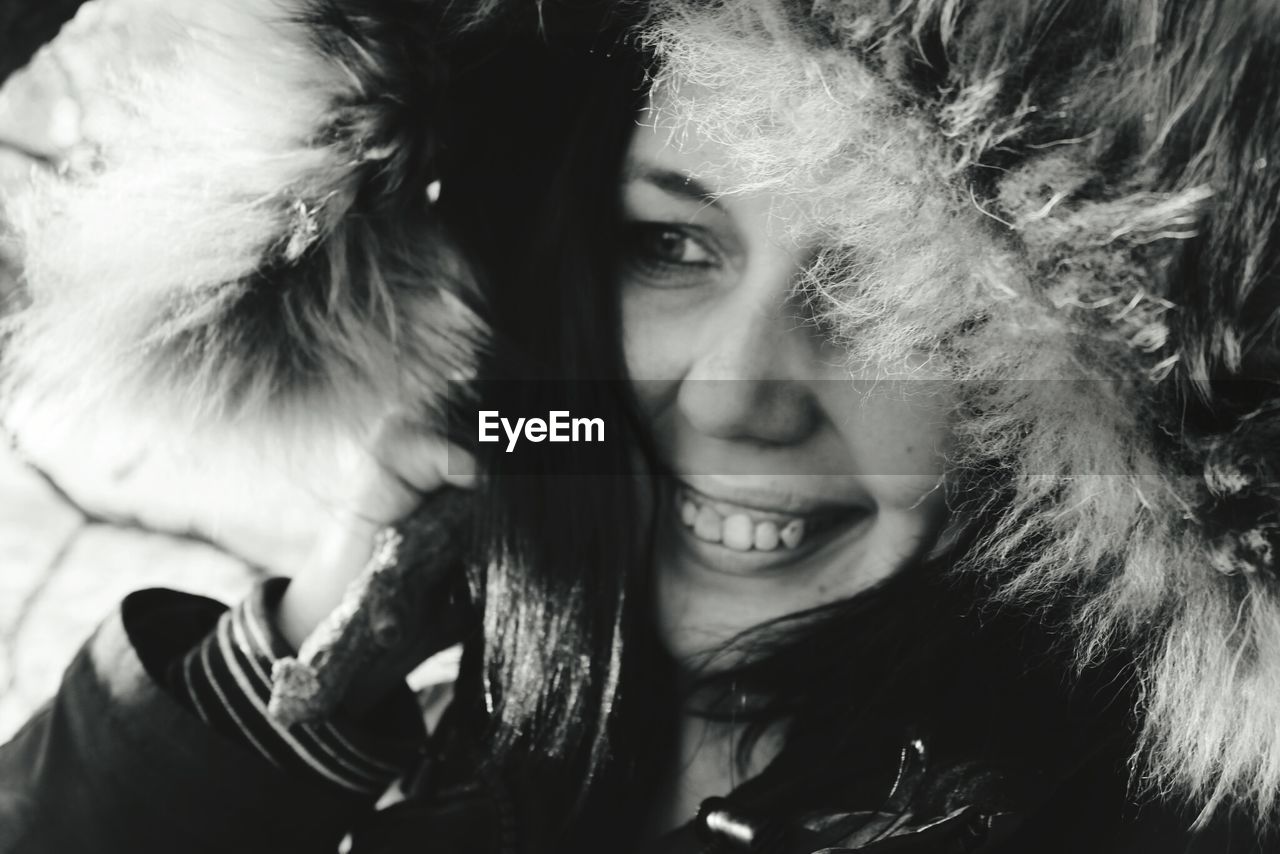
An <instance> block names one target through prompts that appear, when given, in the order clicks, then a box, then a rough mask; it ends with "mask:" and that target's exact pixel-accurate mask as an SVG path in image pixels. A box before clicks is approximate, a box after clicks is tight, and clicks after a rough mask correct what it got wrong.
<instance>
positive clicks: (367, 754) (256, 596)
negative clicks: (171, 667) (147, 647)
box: [174, 578, 413, 798]
mask: <svg viewBox="0 0 1280 854" xmlns="http://www.w3.org/2000/svg"><path fill="white" fill-rule="evenodd" d="M288 585H289V581H288V579H286V578H273V579H271V580H269V581H267V582H265V583H264V584H261V585H259V586H258V588H257V589H255V591H254V592H253V594H252V595H250V596H249V598H248V599H246V600H245V601H244V602H242V603H241V604H239V605H238V606H236V607H235V608H232V609H231V610H230V611H227V612H226V613H224V614H223V615H222V617H221V618H219V620H218V625H217V627H216V628H215V629H214V631H213V632H211V633H210V634H209V635H208V636H207V637H206V638H205V639H204V640H203V641H201V642H200V644H199V645H198V646H196V647H195V648H194V649H192V650H191V651H190V652H188V653H187V655H186V656H185V658H183V660H182V665H181V667H180V668H178V669H179V672H180V675H178V678H177V679H176V680H175V681H176V683H177V684H176V685H175V686H174V687H175V688H177V689H178V690H179V691H181V692H182V693H184V694H185V695H186V697H187V698H188V699H189V700H190V701H191V706H192V708H193V709H194V710H195V711H196V712H197V713H198V714H199V715H200V717H201V718H203V719H204V721H205V723H207V724H208V725H209V726H211V727H213V728H214V729H215V730H217V731H219V732H222V733H224V734H226V735H229V736H231V737H233V738H236V739H237V740H239V741H241V742H242V743H245V744H247V745H249V746H250V747H252V748H253V749H254V750H256V751H257V752H258V753H259V754H261V755H262V756H263V757H264V758H266V759H267V760H269V761H270V762H271V763H272V764H274V765H276V766H277V767H279V768H281V769H283V770H285V771H290V772H294V773H302V774H308V775H311V776H313V777H316V778H319V779H322V780H325V781H327V782H329V783H331V784H333V785H336V786H340V787H342V788H343V789H346V790H348V791H351V792H354V793H357V794H360V795H364V796H367V797H370V798H376V797H377V796H379V795H381V794H382V793H383V792H385V791H386V790H387V788H388V787H389V786H390V785H391V783H393V782H394V781H395V780H396V779H398V778H399V777H400V776H402V775H403V774H404V773H405V772H406V771H407V770H408V768H409V766H410V765H411V764H412V759H413V756H412V755H409V756H406V754H412V753H413V750H412V746H411V745H410V744H406V741H405V740H404V739H398V738H397V739H385V738H378V737H375V736H371V735H370V734H369V733H368V732H366V731H362V730H358V729H357V728H356V727H353V726H350V725H347V724H345V723H342V722H338V721H333V720H330V721H325V722H322V723H311V724H297V725H295V726H291V727H286V726H284V725H283V724H281V723H279V722H278V721H276V720H275V719H274V718H272V717H271V716H270V715H268V714H267V703H268V702H269V700H270V698H271V667H272V664H273V663H274V662H275V661H276V660H277V659H279V658H284V657H287V656H291V655H293V654H294V651H293V649H292V648H291V647H290V646H289V644H288V643H287V642H286V641H285V640H284V639H283V638H282V637H281V636H280V635H279V634H278V633H277V632H276V630H275V625H274V623H273V621H272V620H271V616H270V615H271V614H272V613H273V612H274V610H275V606H276V604H277V603H278V602H279V600H280V597H281V596H282V595H283V593H284V591H285V589H286V588H287V587H288ZM406 760H407V761H406Z"/></svg>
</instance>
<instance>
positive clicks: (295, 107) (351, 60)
mask: <svg viewBox="0 0 1280 854" xmlns="http://www.w3.org/2000/svg"><path fill="white" fill-rule="evenodd" d="M441 5H449V4H441ZM479 5H481V6H485V7H486V9H484V10H477V11H476V12H475V13H474V15H475V20H474V21H471V23H470V25H476V23H475V22H476V21H479V19H480V16H481V13H482V11H483V12H484V13H486V14H497V13H498V12H501V11H502V9H503V4H501V3H497V2H491V3H485V4H479ZM619 5H620V6H622V7H626V9H627V11H628V12H629V13H631V14H633V15H635V19H636V20H637V21H640V20H643V22H642V23H640V24H638V29H637V36H636V37H637V39H638V41H639V42H640V43H641V44H643V45H644V46H645V47H646V49H648V50H650V51H652V53H653V54H654V55H655V56H656V57H657V58H658V59H659V61H660V64H659V66H658V68H657V77H656V81H655V85H657V86H660V87H663V88H664V90H665V91H666V92H667V93H668V95H669V97H667V98H666V99H665V100H664V102H665V103H666V104H668V105H669V106H668V109H669V111H670V115H669V116H668V117H667V118H668V119H669V120H670V121H671V122H672V124H673V126H674V125H675V124H677V123H680V122H685V121H688V122H692V123H694V124H695V125H697V126H698V127H699V129H700V131H701V132H704V133H707V134H710V135H713V136H714V137H715V138H716V139H718V140H720V141H723V142H725V143H726V144H727V145H728V147H729V148H730V149H731V150H733V151H735V152H738V157H739V161H740V162H738V163H735V164H734V166H735V168H736V169H738V170H739V171H740V172H741V171H745V172H746V174H749V175H752V176H753V178H754V180H755V181H756V182H757V185H758V186H769V187H775V188H784V189H785V190H786V191H787V192H789V193H795V194H803V195H804V196H805V197H806V198H809V199H811V200H813V201H814V202H815V204H813V205H812V210H813V211H814V214H813V217H812V219H811V221H808V222H805V223H802V224H797V226H796V227H802V226H803V227H806V228H811V229H815V230H816V231H817V232H818V233H821V234H823V235H824V236H826V237H827V238H828V241H827V242H828V243H829V245H831V246H832V247H835V248H833V249H832V250H831V251H830V252H827V253H825V254H824V255H823V256H821V258H820V259H819V260H818V262H817V263H816V264H815V265H814V266H813V268H812V271H811V273H812V275H811V281H810V284H811V286H812V288H813V291H814V294H815V295H816V297H817V298H818V299H819V304H820V305H821V306H823V309H824V313H825V314H826V318H825V320H826V321H828V322H829V326H830V327H831V328H832V329H833V330H834V334H836V335H838V336H839V337H840V338H841V340H842V341H844V342H845V343H846V344H847V347H848V352H849V359H850V364H851V365H856V364H862V363H865V362H866V361H867V360H872V361H874V360H877V359H886V360H887V359H893V358H896V357H897V356H899V355H901V354H903V353H905V352H908V351H909V352H912V353H925V354H928V355H929V356H930V357H931V359H930V364H931V365H934V366H940V370H941V371H942V373H943V375H944V376H946V377H947V378H948V379H949V380H952V381H954V382H955V383H956V384H957V386H956V387H957V388H958V389H960V390H961V392H960V394H959V399H960V404H959V407H958V411H957V413H956V415H957V418H956V423H957V433H958V439H959V441H958V445H957V449H956V452H955V460H954V463H955V469H956V472H957V476H958V477H959V478H960V479H961V480H962V481H963V482H965V483H967V484H968V485H969V486H970V487H971V488H970V489H968V490H964V491H961V492H959V493H958V494H960V495H963V496H965V499H964V500H965V501H966V506H965V507H964V508H963V509H964V510H966V511H969V512H972V513H973V514H974V515H975V516H976V517H977V518H980V519H982V520H983V523H982V524H983V529H982V534H983V536H982V538H981V541H980V542H979V543H978V545H977V546H976V547H974V548H973V549H972V550H970V551H969V552H968V553H967V554H966V556H965V558H964V561H963V564H964V568H965V569H968V570H970V571H981V572H983V573H987V574H989V575H990V576H991V577H992V578H993V579H997V580H998V581H999V582H1000V583H999V585H998V589H999V593H998V598H999V599H1000V600H1001V601H1003V602H1005V603H1012V604H1014V605H1022V606H1034V607H1037V608H1045V609H1047V610H1048V611H1049V612H1051V613H1058V614H1062V613H1069V615H1070V617H1069V621H1070V623H1071V624H1072V625H1073V626H1074V627H1075V631H1076V637H1077V640H1078V644H1079V647H1078V648H1079V650H1080V656H1079V657H1080V660H1081V661H1082V662H1083V663H1087V662H1089V661H1091V660H1094V659H1096V658H1098V657H1101V656H1103V655H1106V654H1108V653H1109V652H1110V651H1112V650H1114V649H1116V648H1125V649H1127V650H1128V651H1129V652H1131V653H1132V655H1133V656H1134V659H1135V661H1136V662H1137V664H1136V671H1135V678H1136V680H1137V682H1138V685H1139V688H1140V692H1141V696H1142V705H1141V708H1140V710H1139V712H1140V715H1141V721H1142V728H1143V740H1142V749H1141V754H1140V756H1139V763H1140V764H1139V765H1138V766H1137V767H1138V773H1137V778H1138V779H1139V780H1141V781H1143V782H1145V783H1148V784H1150V785H1151V786H1152V787H1154V788H1156V789H1158V790H1160V791H1162V792H1165V793H1169V794H1176V795H1178V796H1183V797H1188V798H1191V799H1192V800H1193V801H1194V802H1195V803H1197V804H1199V805H1202V806H1205V807H1206V808H1214V807H1217V806H1221V805H1231V806H1248V807H1252V808H1253V809H1255V810H1257V811H1258V812H1260V813H1262V814H1264V815H1268V816H1269V815H1271V814H1272V813H1274V811H1275V809H1276V808H1277V798H1278V796H1280V602H1278V601H1277V594H1278V593H1280V587H1278V585H1280V577H1278V576H1277V573H1280V281H1277V277H1278V276H1280V272H1278V271H1280V241H1278V240H1277V228H1276V217H1277V213H1278V212H1280V65H1278V63H1280V26H1278V25H1280V20H1277V18H1278V17H1280V12H1278V11H1277V10H1276V9H1275V7H1274V6H1273V4H1270V3H1264V2H1262V0H1195V2H1177V3H1175V2H1172V0H1109V2H1108V0H1033V1H1032V2H1024V0H982V2H978V0H970V2H964V0H903V2H889V1H888V0H825V1H824V2H807V0H805V1H804V2H802V0H743V2H734V3H709V2H694V0H689V2H676V0H659V2H655V3H653V4H652V8H649V9H645V10H643V12H644V13H643V14H640V13H639V6H640V5H641V4H638V3H635V2H631V3H620V4H619ZM226 6H227V9H228V10H230V11H231V12H233V13H235V14H233V15H232V16H231V20H234V21H236V22H237V23H236V27H243V29H242V30H239V31H236V32H235V33H234V34H233V37H228V36H227V34H226V33H220V32H217V31H215V30H214V29H212V28H209V27H202V28H199V29H196V30H193V31H192V34H191V35H190V36H189V37H188V38H186V39H185V40H184V41H183V43H182V44H181V45H180V46H179V47H178V48H177V53H176V54H175V61H174V62H172V63H171V65H170V67H169V69H168V72H167V73H166V74H165V75H161V76H158V77H157V76H156V75H149V76H146V77H139V79H137V80H133V81H129V80H124V81H122V83H121V86H120V91H121V96H122V98H124V99H125V101H126V103H127V105H128V112H129V114H130V116H131V118H130V120H129V121H128V122H126V123H124V125H123V126H122V128H121V132H120V134H119V135H118V136H117V137H114V138H112V139H106V140H102V141H101V147H100V151H99V158H98V161H97V164H96V166H95V168H93V169H92V170H90V171H88V172H86V173H84V174H72V175H68V176H59V177H56V178H48V179H45V180H42V181H40V182H39V183H38V185H37V187H36V189H35V190H34V191H33V192H32V193H30V194H28V195H27V196H25V197H23V198H17V199H12V200H8V203H7V208H8V210H7V213H8V216H9V218H10V220H11V222H12V223H13V237H14V239H15V240H16V241H17V245H18V246H19V247H20V249H21V251H22V254H23V257H24V260H25V281H26V286H27V287H26V295H25V298H24V305H23V306H22V308H21V309H20V310H19V311H18V312H17V313H16V314H15V315H14V316H13V318H12V319H11V320H10V323H9V326H8V334H9V340H8V344H7V347H8V366H9V377H10V388H11V393H21V394H25V395H36V396H43V397H48V398H60V399H64V400H66V399H70V400H74V401H76V402H77V405H79V404H82V403H83V402H84V401H86V400H88V399H91V398H97V399H105V398H119V397H120V396H121V395H124V396H126V397H127V398H129V399H130V400H132V401H133V402H147V403H152V402H162V403H163V405H165V406H168V407H174V406H175V404H174V401H177V404H176V407H175V408H176V410H177V411H181V412H183V414H184V415H189V414H190V413H196V414H197V418H196V419H195V420H200V419H201V418H203V417H205V416H207V415H215V416H218V417H220V418H224V419H225V418H230V419H232V420H240V421H242V422H246V423H254V424H256V423H261V422H262V421H264V420H265V421H271V422H274V421H276V420H277V419H279V418H281V417H282V416H283V417H284V418H286V419H287V420H310V419H314V418H315V417H316V413H317V412H324V413H328V414H329V416H330V417H331V419H332V420H334V421H342V422H349V421H350V420H351V416H350V414H351V413H358V417H356V418H355V421H356V422H357V423H355V424H350V423H347V425H346V426H347V427H349V428H351V429H363V427H364V426H366V425H367V423H371V421H372V420H373V419H374V417H375V416H379V415H382V414H385V413H386V412H388V411H391V410H403V409H406V408H410V409H412V408H413V407H421V406H422V405H423V404H424V402H425V403H427V404H428V408H429V403H430V401H433V400H435V399H436V396H437V393H438V391H439V388H440V380H441V378H442V377H446V376H447V375H454V374H458V373H464V374H465V373H466V371H467V369H468V366H469V364H470V357H471V353H472V347H473V345H474V342H475V340H476V336H477V335H478V327H477V326H476V323H475V320H474V318H473V317H472V316H471V313H470V309H469V308H468V305H467V297H466V295H467V294H469V293H471V292H472V287H471V285H470V284H469V283H468V281H467V280H468V272H467V268H466V265H465V263H464V262H463V260H462V258H461V256H460V255H459V254H458V252H457V251H456V250H455V249H453V248H452V243H451V242H450V241H448V240H446V239H444V231H443V227H442V226H441V225H440V224H439V223H438V222H436V221H435V220H434V218H433V216H432V213H431V208H430V204H429V200H428V198H427V195H428V188H429V187H430V186H431V183H432V180H433V178H434V176H433V175H432V174H431V172H430V164H431V162H432V160H431V151H432V145H433V140H434V135H435V133H436V129H437V127H438V120H437V117H435V116H433V115H432V113H431V107H430V101H429V98H428V96H427V94H426V93H430V92H431V91H432V90H433V85H434V82H433V77H432V75H433V74H434V73H435V72H436V66H435V64H434V63H435V60H433V59H432V51H431V48H430V45H431V44H432V27H433V26H437V27H438V26H443V24H442V23H441V21H440V20H439V19H438V18H436V16H434V15H433V14H428V13H429V12H430V11H431V10H432V9H435V6H436V4H430V3H417V2H412V1H411V0H403V2H391V0H370V2H364V3H359V2H354V0H341V2H338V0H324V2H320V0H305V2H304V0H297V2H296V3H289V2H283V0H281V2H272V0H234V2H231V0H229V2H227V4H226ZM490 6H492V7H497V11H495V10H494V9H488V8H487V7H490ZM510 8H511V9H513V10H517V11H515V12H514V13H515V14H517V15H519V14H525V13H524V12H522V11H518V10H520V9H523V5H522V4H520V3H519V2H514V3H512V4H510ZM424 9H425V10H426V11H424ZM546 12H547V13H548V14H552V13H554V9H553V8H552V6H551V4H548V7H547V9H546ZM452 25H458V22H456V21H455V22H453V24H452ZM744 69H750V73H743V70H744ZM424 99H426V100H424ZM868 129H870V131H869V132H868ZM855 131H856V132H855ZM903 152H909V154H903ZM904 203H905V204H908V205H914V206H915V207H914V209H915V210H916V211H918V216H917V217H916V220H915V223H914V225H913V227H911V228H910V229H906V230H902V229H897V228H893V229H891V228H889V227H887V226H886V224H885V221H883V220H881V219H880V218H878V216H877V206H881V207H885V208H887V207H889V206H899V207H900V206H902V205H903V204H904ZM850 247H857V248H858V250H859V251H857V252H854V251H851V250H850ZM867 247H872V249H871V251H868V250H867ZM69 389H70V390H71V391H72V392H74V393H73V394H72V395H70V396H68V393H67V392H68V390H69ZM366 417H367V420H366ZM975 495H980V496H982V497H981V498H973V497H972V496H975Z"/></svg>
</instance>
